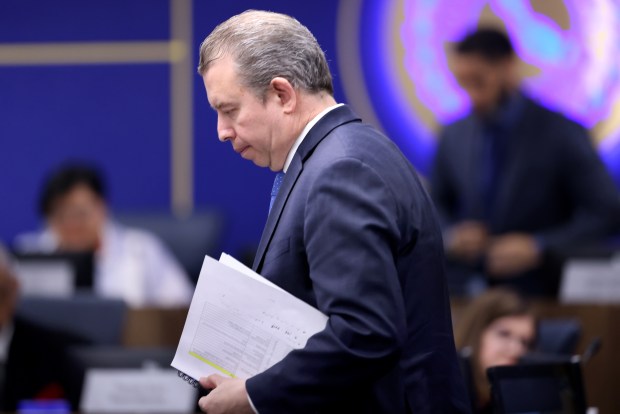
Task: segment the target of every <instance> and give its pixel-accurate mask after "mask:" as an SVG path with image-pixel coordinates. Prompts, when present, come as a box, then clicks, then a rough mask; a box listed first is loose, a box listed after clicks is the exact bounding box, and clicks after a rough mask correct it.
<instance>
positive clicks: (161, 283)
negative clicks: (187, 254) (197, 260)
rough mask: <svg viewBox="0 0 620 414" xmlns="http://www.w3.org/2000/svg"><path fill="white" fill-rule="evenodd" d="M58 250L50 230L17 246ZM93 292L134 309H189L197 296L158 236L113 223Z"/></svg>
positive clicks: (24, 238)
mask: <svg viewBox="0 0 620 414" xmlns="http://www.w3.org/2000/svg"><path fill="white" fill-rule="evenodd" d="M20 240H21V241H22V243H20ZM24 242H25V243H24ZM57 246H58V243H57V241H56V239H55V236H54V234H52V232H51V231H50V230H45V231H43V232H40V233H37V234H35V235H32V234H30V235H24V236H22V237H20V238H18V243H17V247H18V249H19V250H22V251H25V252H42V253H52V252H54V251H56V248H57ZM93 289H94V292H95V293H96V294H97V295H99V296H101V297H107V298H119V299H123V300H124V301H125V302H126V303H127V304H128V305H129V306H131V307H144V306H158V307H175V306H187V305H189V303H190V302H191V299H192V295H193V292H194V289H193V287H192V284H191V283H190V280H189V278H188V277H187V275H186V274H185V272H184V270H183V269H182V268H181V266H180V264H179V263H178V262H177V261H176V259H175V258H174V257H173V256H172V254H171V253H170V252H169V251H168V249H167V248H166V247H165V246H164V245H163V243H162V242H161V241H160V240H159V239H158V238H157V237H155V235H153V234H151V233H149V232H147V231H144V230H139V229H134V228H130V227H125V226H123V225H121V224H118V223H115V222H112V221H109V222H108V223H107V224H106V225H105V228H104V231H103V236H102V241H101V247H100V249H99V251H97V252H96V254H95V273H94V280H93Z"/></svg>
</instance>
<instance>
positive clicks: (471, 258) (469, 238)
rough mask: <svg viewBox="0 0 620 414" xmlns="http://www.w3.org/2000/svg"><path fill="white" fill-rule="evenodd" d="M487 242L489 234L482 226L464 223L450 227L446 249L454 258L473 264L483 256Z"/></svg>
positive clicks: (476, 223)
mask: <svg viewBox="0 0 620 414" xmlns="http://www.w3.org/2000/svg"><path fill="white" fill-rule="evenodd" d="M488 240H489V233H488V231H487V228H486V226H485V225H484V224H482V223H480V222H477V221H464V222H462V223H459V224H456V225H455V226H454V227H452V229H451V230H450V232H449V233H448V236H447V240H446V241H447V244H446V248H447V251H448V253H449V254H450V255H452V256H454V257H456V258H459V259H461V260H465V261H467V262H475V261H476V260H478V259H480V258H481V257H482V256H483V254H484V252H485V250H486V248H487V243H488Z"/></svg>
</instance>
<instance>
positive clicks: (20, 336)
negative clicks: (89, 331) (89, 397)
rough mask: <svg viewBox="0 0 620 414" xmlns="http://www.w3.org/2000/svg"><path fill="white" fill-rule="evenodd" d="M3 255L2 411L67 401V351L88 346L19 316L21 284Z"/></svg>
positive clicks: (0, 270)
mask: <svg viewBox="0 0 620 414" xmlns="http://www.w3.org/2000/svg"><path fill="white" fill-rule="evenodd" d="M0 248H1V246H0ZM0 255H2V257H0V411H1V412H14V411H16V409H17V404H18V402H19V401H21V400H38V399H45V400H49V399H67V397H68V396H69V395H72V392H71V390H70V385H69V384H70V383H71V381H70V378H67V377H65V374H66V372H67V370H66V366H67V365H66V364H67V360H66V351H67V349H68V348H69V347H70V346H72V345H85V344H87V342H86V341H85V340H84V339H82V338H78V337H76V336H73V335H70V334H68V333H64V332H59V331H51V330H49V329H47V328H44V327H42V326H39V325H37V324H36V323H34V322H32V321H27V320H24V319H21V318H19V317H17V316H16V315H15V305H16V302H17V297H18V283H17V281H16V279H15V278H14V277H13V275H12V273H11V270H10V268H9V266H8V263H7V261H6V256H5V255H4V254H3V252H1V251H0ZM71 403H73V409H77V402H76V401H71Z"/></svg>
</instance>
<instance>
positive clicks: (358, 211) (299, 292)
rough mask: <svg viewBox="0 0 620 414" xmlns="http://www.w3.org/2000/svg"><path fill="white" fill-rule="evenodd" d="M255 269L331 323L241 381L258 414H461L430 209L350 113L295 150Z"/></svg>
mask: <svg viewBox="0 0 620 414" xmlns="http://www.w3.org/2000/svg"><path fill="white" fill-rule="evenodd" d="M254 269H255V270H256V271H258V272H259V273H260V274H262V275H263V276H264V277H266V278H267V279H269V280H271V281H272V282H274V283H276V284H278V285H279V286H281V287H282V288H284V289H285V290H287V291H288V292H290V293H292V294H293V295H295V296H296V297H298V298H300V299H302V300H304V301H305V302H307V303H309V304H310V305H312V306H315V307H316V308H318V309H320V310H321V311H322V312H323V313H325V314H326V315H327V316H328V317H329V320H328V323H327V326H326V328H325V330H323V331H322V332H320V333H318V334H316V335H314V336H313V337H311V338H310V339H309V340H308V343H307V344H306V346H305V347H304V348H303V349H299V350H295V351H292V352H291V353H290V354H289V355H287V356H286V357H285V358H284V359H283V360H282V361H281V362H279V363H278V364H276V365H274V366H273V367H271V368H270V369H268V370H267V371H265V372H263V373H261V374H259V375H257V376H255V377H253V378H250V379H248V380H247V382H246V388H247V391H248V394H249V395H250V397H251V399H252V401H253V403H254V405H255V406H256V408H257V410H258V411H259V413H260V414H269V413H303V412H319V413H328V412H334V413H344V412H355V413H408V412H415V413H448V412H450V413H452V412H469V402H468V397H467V392H466V390H465V387H464V384H463V381H462V378H461V374H460V371H459V366H458V360H457V357H456V352H455V348H454V340H453V336H452V324H451V316H450V305H449V299H448V293H447V288H446V282H445V277H444V268H443V247H442V239H441V231H440V226H439V223H438V220H437V219H436V215H435V211H434V209H433V206H432V204H431V201H430V199H429V196H428V195H427V194H426V192H425V191H424V189H423V187H422V185H421V183H420V180H419V179H418V177H417V175H416V172H415V171H414V169H413V167H412V166H411V164H410V163H409V162H408V161H407V160H406V159H405V157H404V156H403V155H402V154H401V152H400V151H399V150H398V149H397V147H396V146H395V145H394V144H393V143H392V142H391V141H390V140H389V139H387V138H386V137H384V136H382V135H381V134H379V133H378V132H377V131H376V130H374V129H373V128H372V127H370V126H368V125H365V124H362V123H361V122H360V120H359V119H358V118H357V117H356V116H355V114H353V112H352V111H351V110H350V109H349V108H348V107H346V106H342V107H339V108H336V109H334V110H332V111H330V112H329V113H328V114H327V115H325V117H323V118H322V119H321V120H320V121H319V122H318V123H317V124H316V125H315V126H314V127H313V128H312V129H311V130H310V132H309V133H308V135H307V136H306V138H305V139H304V141H303V142H302V144H301V146H300V147H299V149H298V150H297V152H296V154H295V156H294V158H293V161H292V163H291V165H290V167H289V169H288V171H287V173H286V176H285V179H284V182H283V184H282V187H281V188H280V191H279V193H278V196H277V198H276V200H275V203H274V205H273V209H272V211H271V213H270V215H269V218H268V220H267V224H266V227H265V229H264V232H263V236H262V239H261V242H260V245H259V249H258V253H257V256H256V259H255V262H254Z"/></svg>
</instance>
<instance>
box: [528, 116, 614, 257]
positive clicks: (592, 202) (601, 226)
mask: <svg viewBox="0 0 620 414" xmlns="http://www.w3.org/2000/svg"><path fill="white" fill-rule="evenodd" d="M563 138H564V139H563V141H562V143H561V145H559V147H560V151H561V152H560V156H561V162H562V165H561V168H562V171H561V174H562V177H561V178H562V182H563V183H564V185H566V190H567V193H568V195H569V197H570V202H571V203H572V205H574V206H576V207H575V209H574V211H573V214H572V218H571V220H569V221H568V222H567V223H566V224H565V225H562V226H559V227H557V228H553V229H550V230H548V231H545V232H542V233H540V234H537V236H538V237H539V238H540V239H541V240H542V243H543V245H544V246H546V247H549V248H550V249H552V250H553V249H558V248H559V249H561V248H562V247H566V246H570V245H574V244H575V243H581V244H583V243H584V242H587V241H593V240H596V239H599V238H601V237H604V236H606V235H609V234H610V233H611V232H613V231H617V230H618V227H619V224H620V222H619V219H620V195H619V193H618V190H617V188H616V186H615V184H614V183H613V181H612V179H611V176H610V175H609V173H608V172H607V169H606V167H605V165H604V164H603V163H602V161H601V159H600V158H599V156H598V154H597V153H596V151H595V149H594V147H593V146H592V144H591V141H590V139H589V136H588V134H587V132H586V131H585V129H583V128H582V127H580V126H577V125H574V124H570V125H568V126H567V128H566V130H565V134H564V135H563Z"/></svg>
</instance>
